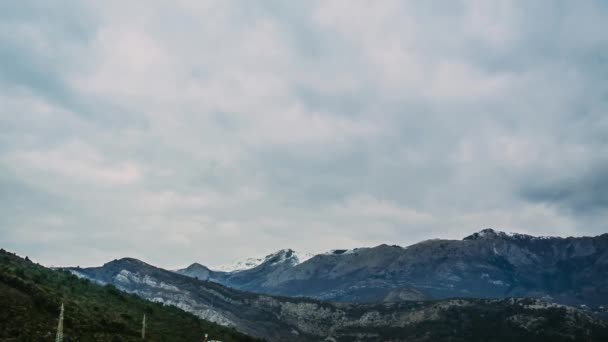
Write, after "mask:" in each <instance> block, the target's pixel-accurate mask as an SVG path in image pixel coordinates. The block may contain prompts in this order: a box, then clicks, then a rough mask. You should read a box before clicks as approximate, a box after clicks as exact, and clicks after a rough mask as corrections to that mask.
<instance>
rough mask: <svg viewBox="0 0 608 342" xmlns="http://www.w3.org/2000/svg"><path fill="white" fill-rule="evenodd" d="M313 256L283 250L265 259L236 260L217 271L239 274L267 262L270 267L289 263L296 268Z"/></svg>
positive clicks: (221, 266) (219, 267)
mask: <svg viewBox="0 0 608 342" xmlns="http://www.w3.org/2000/svg"><path fill="white" fill-rule="evenodd" d="M313 256H314V254H311V253H300V252H296V251H294V250H292V249H281V250H279V251H276V252H274V253H271V254H268V255H266V256H263V257H253V258H247V259H244V260H236V261H233V262H230V263H227V264H223V265H220V266H218V267H215V269H216V270H218V271H222V272H237V271H244V270H249V269H252V268H255V267H257V266H260V265H261V264H264V263H266V262H269V263H270V265H277V264H280V263H284V262H289V263H290V264H291V265H292V266H295V265H298V264H301V263H303V262H304V261H306V260H308V259H310V258H312V257H313Z"/></svg>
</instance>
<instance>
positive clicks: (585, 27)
mask: <svg viewBox="0 0 608 342" xmlns="http://www.w3.org/2000/svg"><path fill="white" fill-rule="evenodd" d="M607 20H608V7H607V6H606V5H605V4H604V3H603V2H601V1H597V2H592V1H590V2H584V3H582V2H571V3H559V4H556V3H554V2H550V1H535V2H530V3H528V2H510V1H509V2H507V1H505V2H503V1H494V2H487V1H456V2H452V3H450V4H446V3H445V2H434V1H426V2H404V1H390V0H389V1H382V2H369V1H341V0H332V1H307V2H299V3H297V4H296V3H292V2H282V1H225V0H221V1H219V0H218V1H211V0H210V1H187V0H181V1H174V2H163V1H149V2H146V4H145V5H144V4H143V3H137V2H127V3H125V2H123V1H104V2H82V1H78V2H76V1H74V2H72V1H62V2H59V1H58V2H54V3H53V5H45V4H42V3H40V2H39V1H31V2H30V1H19V2H15V3H10V2H7V3H4V4H0V28H1V29H0V217H1V218H0V242H1V244H2V247H4V248H8V249H11V250H15V251H17V252H19V253H21V254H27V255H29V256H30V257H33V258H35V259H36V260H40V261H41V262H43V263H45V264H69V265H74V264H82V265H92V264H99V263H102V262H105V261H107V260H109V259H113V258H117V257H122V256H127V255H128V256H134V257H139V258H143V259H145V260H148V261H150V262H153V263H156V264H159V265H164V266H177V265H184V264H188V263H190V262H192V261H199V262H202V263H205V264H210V265H213V264H219V263H222V262H225V261H228V260H231V259H234V258H239V257H243V256H250V255H258V254H264V253H268V252H271V251H273V250H276V249H279V248H287V247H291V248H294V249H299V250H304V251H311V252H321V251H324V250H327V249H331V248H351V247H357V246H366V245H375V244H379V243H389V244H401V245H407V244H410V243H414V242H417V241H419V240H422V239H427V238H435V237H445V238H461V237H463V236H465V235H467V234H469V233H470V232H471V231H474V230H477V229H479V228H484V227H488V226H491V227H496V228H498V229H502V230H507V231H518V232H524V233H531V234H538V235H543V234H544V235H583V234H585V235H595V234H600V233H604V232H606V231H608V227H607V226H606V223H605V222H607V221H606V219H607V218H608V215H607V213H608V195H607V193H608V188H607V184H608V176H607V175H608V173H607V171H608V168H607V165H608V115H606V113H607V112H608V82H607V80H608V35H606V34H602V32H603V31H605V22H606V21H607Z"/></svg>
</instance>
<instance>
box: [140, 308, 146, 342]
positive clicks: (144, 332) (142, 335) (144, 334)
mask: <svg viewBox="0 0 608 342" xmlns="http://www.w3.org/2000/svg"><path fill="white" fill-rule="evenodd" d="M141 339H142V340H145V339H146V314H144V319H143V320H142V321H141Z"/></svg>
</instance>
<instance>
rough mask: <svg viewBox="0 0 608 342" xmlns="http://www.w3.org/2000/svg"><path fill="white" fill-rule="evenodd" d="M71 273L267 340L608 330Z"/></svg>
mask: <svg viewBox="0 0 608 342" xmlns="http://www.w3.org/2000/svg"><path fill="white" fill-rule="evenodd" d="M72 271H75V272H80V273H82V274H83V275H84V276H86V277H88V278H91V279H96V280H97V281H102V282H104V283H107V284H112V285H114V286H116V287H117V288H119V289H121V290H123V291H126V292H129V293H133V294H136V295H138V296H140V297H142V298H145V299H148V300H151V301H155V302H160V303H163V304H166V305H173V306H177V307H178V308H181V309H183V310H186V311H189V312H191V313H194V314H195V315H197V316H199V317H201V318H204V319H209V320H212V321H214V322H216V323H219V324H222V325H225V326H229V327H234V328H236V329H237V330H239V331H241V332H244V333H246V334H249V335H252V336H257V337H262V338H265V339H267V340H269V341H286V340H289V341H319V340H327V341H338V342H342V341H344V342H345V341H385V340H394V341H428V340H429V339H430V340H435V341H450V340H463V341H464V340H467V341H486V340H488V338H493V337H496V336H499V338H497V339H495V340H496V341H510V340H512V339H517V340H519V341H521V342H523V341H537V340H539V339H540V340H552V341H568V340H570V339H571V337H572V336H574V337H576V338H586V339H588V340H590V341H602V339H603V338H604V337H606V336H608V323H606V322H605V321H600V320H597V319H596V318H593V317H592V316H590V315H589V314H588V313H584V312H581V311H580V310H576V309H574V308H570V307H566V306H561V305H556V304H551V303H547V302H544V301H542V300H538V299H526V298H520V299H517V298H510V299H464V298H462V299H447V300H431V301H398V302H387V303H368V304H357V303H329V302H324V301H319V300H315V299H308V298H290V297H281V296H270V295H264V294H255V293H250V292H243V291H239V290H234V289H230V288H227V287H224V286H222V285H220V284H217V283H214V282H210V281H202V280H199V279H194V278H192V277H187V276H184V275H181V274H177V273H175V272H171V271H167V270H163V269H160V268H157V267H155V266H152V265H149V264H147V263H145V262H134V261H133V260H130V259H128V258H127V259H124V260H122V261H121V260H115V261H113V262H109V263H106V264H104V266H100V267H94V268H85V269H72Z"/></svg>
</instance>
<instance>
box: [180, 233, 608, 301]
mask: <svg viewBox="0 0 608 342" xmlns="http://www.w3.org/2000/svg"><path fill="white" fill-rule="evenodd" d="M271 264H272V263H266V264H265V263H262V264H260V265H258V266H256V267H254V268H252V269H248V270H243V271H236V272H231V273H222V272H214V271H212V270H211V271H210V272H208V273H206V274H205V277H204V279H207V280H211V281H215V282H218V283H221V284H224V285H226V286H229V287H232V288H235V289H241V290H245V291H252V292H258V293H267V294H274V295H286V296H307V297H312V298H317V299H323V300H334V301H336V300H337V301H346V302H353V301H361V302H365V301H382V300H384V299H386V297H387V296H389V294H390V293H391V292H393V291H398V290H399V289H402V290H403V291H402V292H403V293H411V294H414V293H419V294H420V296H419V297H417V296H414V297H412V298H413V299H414V298H450V297H481V298H504V297H508V296H516V297H518V296H531V297H537V298H551V300H554V301H556V302H559V303H563V304H569V305H587V306H590V305H593V304H598V303H600V304H601V305H606V304H608V282H607V281H606V280H605V279H607V278H608V234H602V235H598V236H593V237H537V236H532V235H526V234H517V233H505V232H501V231H496V230H494V229H483V230H480V231H478V232H475V233H473V234H470V235H468V236H465V237H464V238H463V239H461V240H447V239H431V240H425V241H422V242H419V243H416V244H413V245H410V246H406V247H401V246H396V245H392V246H389V245H386V244H381V245H378V246H375V247H361V248H355V249H351V250H333V251H330V252H327V253H322V254H317V255H315V256H313V257H312V258H310V259H308V260H306V261H304V262H302V263H298V264H296V265H290V264H288V263H287V264H282V265H280V266H276V265H271ZM185 274H186V275H188V274H187V273H185ZM395 298H407V296H405V297H401V296H395V295H394V293H393V295H391V300H394V299H395ZM598 305H599V304H598ZM596 306H597V305H596Z"/></svg>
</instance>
